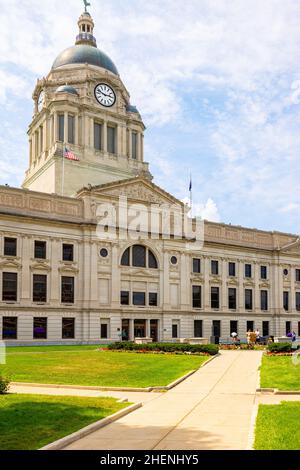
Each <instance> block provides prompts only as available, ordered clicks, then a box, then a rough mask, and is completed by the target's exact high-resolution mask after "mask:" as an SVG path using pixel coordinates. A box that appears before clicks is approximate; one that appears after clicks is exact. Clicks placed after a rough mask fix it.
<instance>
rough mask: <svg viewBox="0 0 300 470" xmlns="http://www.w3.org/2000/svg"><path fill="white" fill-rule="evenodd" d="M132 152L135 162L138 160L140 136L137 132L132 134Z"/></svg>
mask: <svg viewBox="0 0 300 470" xmlns="http://www.w3.org/2000/svg"><path fill="white" fill-rule="evenodd" d="M131 145H132V147H131V152H132V158H133V160H137V158H138V135H137V132H132V134H131Z"/></svg>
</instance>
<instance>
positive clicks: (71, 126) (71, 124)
mask: <svg viewBox="0 0 300 470" xmlns="http://www.w3.org/2000/svg"><path fill="white" fill-rule="evenodd" d="M68 142H69V144H75V117H74V116H70V114H69V115H68Z"/></svg>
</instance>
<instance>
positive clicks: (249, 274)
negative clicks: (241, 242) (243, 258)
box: [245, 264, 252, 277]
mask: <svg viewBox="0 0 300 470" xmlns="http://www.w3.org/2000/svg"><path fill="white" fill-rule="evenodd" d="M245 277H252V266H251V264H245Z"/></svg>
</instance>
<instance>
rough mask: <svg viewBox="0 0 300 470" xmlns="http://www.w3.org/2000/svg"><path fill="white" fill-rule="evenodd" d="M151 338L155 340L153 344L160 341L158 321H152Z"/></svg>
mask: <svg viewBox="0 0 300 470" xmlns="http://www.w3.org/2000/svg"><path fill="white" fill-rule="evenodd" d="M150 337H151V338H152V340H153V343H157V341H158V320H151V321H150Z"/></svg>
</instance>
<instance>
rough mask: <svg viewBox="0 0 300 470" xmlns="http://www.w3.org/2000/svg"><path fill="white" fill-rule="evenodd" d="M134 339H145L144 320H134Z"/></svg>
mask: <svg viewBox="0 0 300 470" xmlns="http://www.w3.org/2000/svg"><path fill="white" fill-rule="evenodd" d="M134 337H135V338H145V337H146V320H134Z"/></svg>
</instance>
